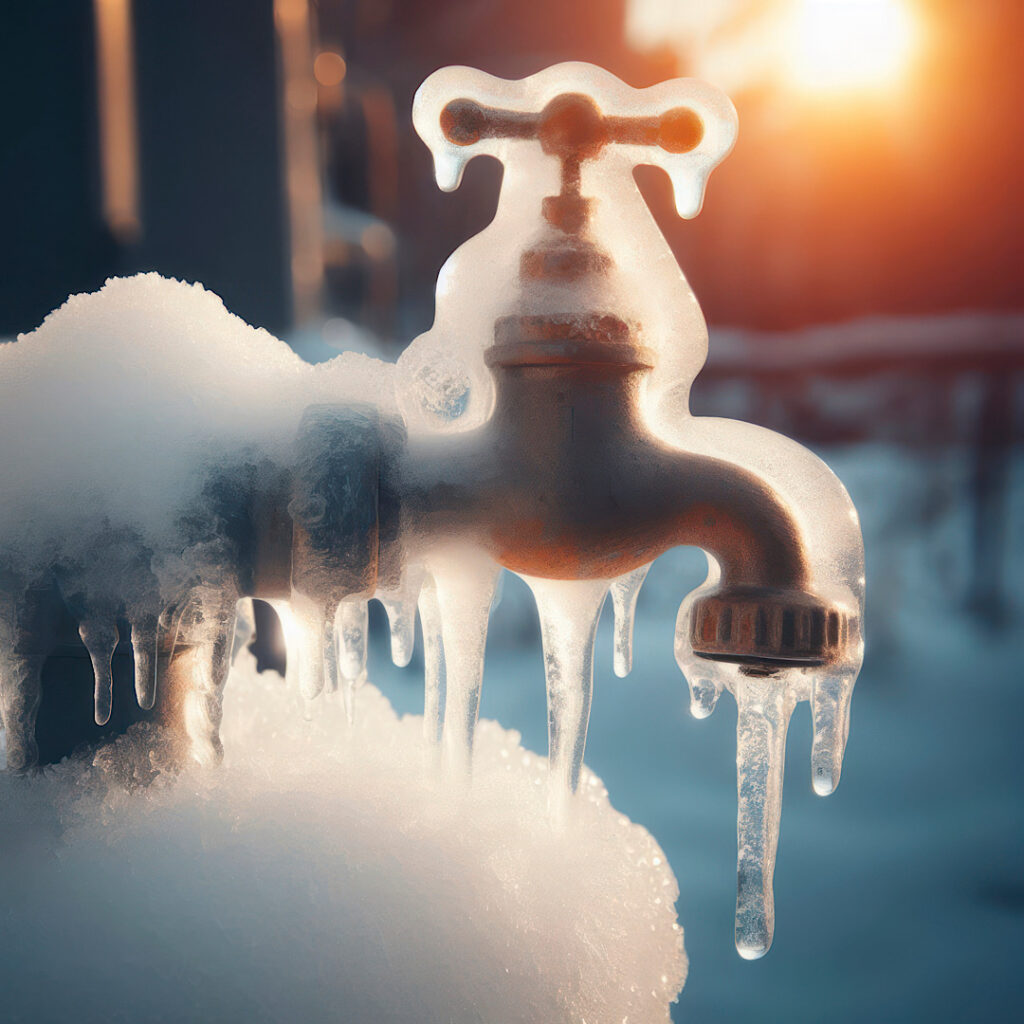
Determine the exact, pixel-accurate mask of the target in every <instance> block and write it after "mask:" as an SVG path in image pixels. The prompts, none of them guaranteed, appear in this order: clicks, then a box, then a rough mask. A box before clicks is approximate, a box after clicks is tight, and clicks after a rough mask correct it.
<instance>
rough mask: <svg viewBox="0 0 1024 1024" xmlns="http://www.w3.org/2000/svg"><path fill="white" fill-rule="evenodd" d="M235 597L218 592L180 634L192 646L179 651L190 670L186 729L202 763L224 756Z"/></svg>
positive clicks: (185, 710) (214, 762)
mask: <svg viewBox="0 0 1024 1024" xmlns="http://www.w3.org/2000/svg"><path fill="white" fill-rule="evenodd" d="M235 604H236V602H235V600H234V599H230V600H229V599H228V598H227V597H226V596H224V595H221V594H217V595H216V599H215V603H212V604H211V603H203V604H202V605H201V611H200V617H199V618H198V619H197V620H195V622H194V623H193V624H192V625H193V629H192V630H191V631H189V632H186V633H184V635H182V636H180V639H181V641H182V643H183V644H187V645H188V646H187V647H185V648H184V649H182V650H176V651H175V659H176V660H177V659H178V658H181V659H182V660H183V661H184V662H185V664H184V666H183V667H184V668H185V669H186V671H187V678H188V690H187V692H186V694H185V700H184V708H183V713H184V721H185V731H186V733H187V734H188V737H189V739H190V740H191V744H192V756H193V757H194V758H195V759H196V760H197V761H198V762H199V763H200V764H202V765H212V764H216V763H218V762H219V761H220V760H221V758H222V757H223V756H224V747H223V744H222V743H221V739H220V723H221V718H222V715H223V690H224V683H225V682H226V681H227V676H228V672H229V670H230V668H231V649H232V642H233V640H234V633H235Z"/></svg>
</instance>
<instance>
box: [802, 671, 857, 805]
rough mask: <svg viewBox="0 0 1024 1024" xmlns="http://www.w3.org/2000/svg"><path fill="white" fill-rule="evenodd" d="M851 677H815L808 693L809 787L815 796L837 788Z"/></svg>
mask: <svg viewBox="0 0 1024 1024" xmlns="http://www.w3.org/2000/svg"><path fill="white" fill-rule="evenodd" d="M856 681H857V676H856V674H855V673H851V672H830V673H827V674H821V675H817V676H815V678H814V683H813V686H812V690H811V718H812V721H813V725H814V741H813V743H812V745H811V785H813V787H814V792H815V793H817V794H818V795H819V796H828V795H829V793H832V792H833V791H834V790H835V788H836V786H838V785H839V776H840V773H841V772H842V768H843V753H844V751H845V750H846V739H847V737H848V736H849V733H850V698H851V697H852V696H853V684H854V683H855V682H856Z"/></svg>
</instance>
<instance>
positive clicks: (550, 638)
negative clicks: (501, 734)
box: [524, 577, 608, 817]
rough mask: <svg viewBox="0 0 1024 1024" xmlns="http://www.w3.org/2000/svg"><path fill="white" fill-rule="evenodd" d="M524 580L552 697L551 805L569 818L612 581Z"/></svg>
mask: <svg viewBox="0 0 1024 1024" xmlns="http://www.w3.org/2000/svg"><path fill="white" fill-rule="evenodd" d="M524 579H526V582H527V583H528V584H529V586H530V589H531V590H532V591H533V596H534V599H535V600H536V602H537V612H538V614H539V616H540V630H541V639H542V641H543V644H544V675H545V679H546V682H547V693H548V769H549V771H550V780H551V791H550V792H551V805H552V812H553V813H554V814H555V816H556V817H559V816H561V815H562V814H564V811H565V804H566V799H567V797H568V796H569V795H570V794H572V793H575V792H576V787H577V786H578V785H579V780H580V770H581V769H582V767H583V754H584V751H585V749H586V744H587V725H588V724H589V722H590V701H591V696H592V694H593V685H594V640H595V638H596V636H597V623H598V619H600V617H601V609H602V607H603V606H604V601H605V598H606V596H607V594H608V583H607V581H606V580H544V579H536V578H531V577H524Z"/></svg>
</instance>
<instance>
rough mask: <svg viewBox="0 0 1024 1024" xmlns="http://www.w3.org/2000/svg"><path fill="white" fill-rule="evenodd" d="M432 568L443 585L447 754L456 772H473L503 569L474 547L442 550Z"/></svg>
mask: <svg viewBox="0 0 1024 1024" xmlns="http://www.w3.org/2000/svg"><path fill="white" fill-rule="evenodd" d="M427 570H428V572H430V574H431V575H432V576H433V578H434V584H435V586H436V588H437V607H438V612H439V617H440V624H441V638H442V643H443V646H444V664H445V709H444V737H443V756H444V761H445V764H446V766H447V768H448V770H449V771H450V772H452V774H454V775H468V773H469V771H470V768H471V765H472V756H473V734H474V732H475V731H476V722H477V717H478V715H479V712H480V688H481V686H482V684H483V675H484V648H485V647H486V644H487V626H488V620H489V618H490V614H491V602H492V600H493V598H494V588H495V585H496V583H497V580H498V573H499V571H500V570H499V568H498V566H497V565H496V564H495V563H494V562H492V561H491V560H490V559H489V558H487V556H485V555H483V554H481V553H479V552H475V551H471V550H458V551H444V552H439V553H436V554H435V556H434V557H432V558H431V559H430V560H429V561H428V563H427Z"/></svg>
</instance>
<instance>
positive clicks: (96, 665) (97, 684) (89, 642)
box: [78, 619, 119, 725]
mask: <svg viewBox="0 0 1024 1024" xmlns="http://www.w3.org/2000/svg"><path fill="white" fill-rule="evenodd" d="M78 633H79V636H81V638H82V643H83V644H85V649H86V650H87V651H88V652H89V660H90V661H91V662H92V674H93V681H94V682H93V717H94V718H95V720H96V724H97V725H106V724H107V722H109V721H110V712H111V709H112V707H113V702H114V676H113V669H112V665H111V662H112V660H113V657H114V648H115V647H117V641H118V639H119V637H118V632H117V625H116V623H115V622H114V620H113V619H110V620H106V619H86V620H84V621H83V622H82V623H81V624H80V625H79V627H78Z"/></svg>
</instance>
